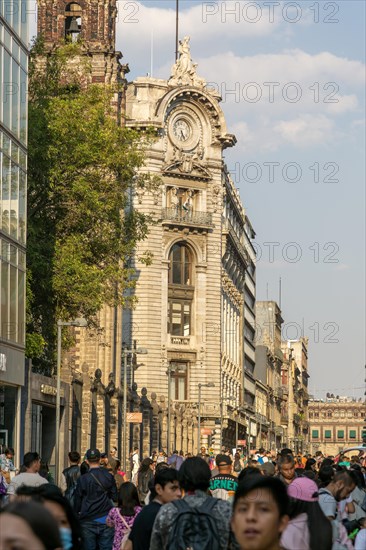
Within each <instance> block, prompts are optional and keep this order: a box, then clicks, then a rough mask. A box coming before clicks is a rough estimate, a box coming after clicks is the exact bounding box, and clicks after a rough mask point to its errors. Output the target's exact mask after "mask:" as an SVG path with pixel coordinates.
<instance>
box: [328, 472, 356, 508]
mask: <svg viewBox="0 0 366 550" xmlns="http://www.w3.org/2000/svg"><path fill="white" fill-rule="evenodd" d="M355 487H356V482H355V480H354V478H353V475H352V472H349V471H348V470H346V471H344V472H336V474H335V476H334V478H333V479H332V481H331V482H330V483H329V484H328V485H327V489H328V491H330V492H331V493H332V495H333V496H334V498H335V499H336V500H337V501H338V502H339V501H341V500H343V499H345V498H347V497H348V496H349V495H350V494H351V493H352V491H353V489H354V488H355Z"/></svg>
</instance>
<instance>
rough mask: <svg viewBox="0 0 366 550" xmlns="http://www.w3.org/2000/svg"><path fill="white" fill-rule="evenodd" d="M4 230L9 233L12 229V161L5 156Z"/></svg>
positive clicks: (3, 178)
mask: <svg viewBox="0 0 366 550" xmlns="http://www.w3.org/2000/svg"><path fill="white" fill-rule="evenodd" d="M1 204H2V228H3V230H4V231H6V232H9V228H10V159H8V157H6V156H4V155H3V166H2V193H1Z"/></svg>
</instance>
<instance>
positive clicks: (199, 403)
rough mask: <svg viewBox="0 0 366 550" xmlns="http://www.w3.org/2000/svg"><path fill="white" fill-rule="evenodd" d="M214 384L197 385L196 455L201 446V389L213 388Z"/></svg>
mask: <svg viewBox="0 0 366 550" xmlns="http://www.w3.org/2000/svg"><path fill="white" fill-rule="evenodd" d="M214 387H215V384H214V382H207V384H201V383H200V384H198V422H197V454H198V453H199V452H200V445H201V388H214Z"/></svg>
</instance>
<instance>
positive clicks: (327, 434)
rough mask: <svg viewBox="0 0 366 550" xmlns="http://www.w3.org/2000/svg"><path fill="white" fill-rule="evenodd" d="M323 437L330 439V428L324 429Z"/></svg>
mask: <svg viewBox="0 0 366 550" xmlns="http://www.w3.org/2000/svg"><path fill="white" fill-rule="evenodd" d="M324 435H325V437H326V438H327V439H330V438H331V437H332V432H331V430H325V433H324Z"/></svg>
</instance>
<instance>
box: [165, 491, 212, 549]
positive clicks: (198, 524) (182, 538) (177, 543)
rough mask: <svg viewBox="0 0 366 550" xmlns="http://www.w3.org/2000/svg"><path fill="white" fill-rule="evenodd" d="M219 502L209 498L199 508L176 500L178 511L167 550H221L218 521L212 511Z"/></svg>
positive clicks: (175, 504) (174, 502)
mask: <svg viewBox="0 0 366 550" xmlns="http://www.w3.org/2000/svg"><path fill="white" fill-rule="evenodd" d="M217 502H218V500H217V499H216V498H212V497H208V498H206V500H205V501H204V503H203V504H202V505H201V506H200V507H199V508H193V507H191V506H189V504H187V502H186V501H185V500H184V499H182V500H174V501H173V504H174V506H175V507H176V508H177V510H178V515H177V516H176V518H175V519H174V522H173V525H172V526H171V529H170V534H169V540H168V545H167V550H188V549H189V550H220V536H219V533H218V530H217V520H216V518H215V517H214V516H213V515H212V510H213V508H214V507H215V506H216V504H217Z"/></svg>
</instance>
